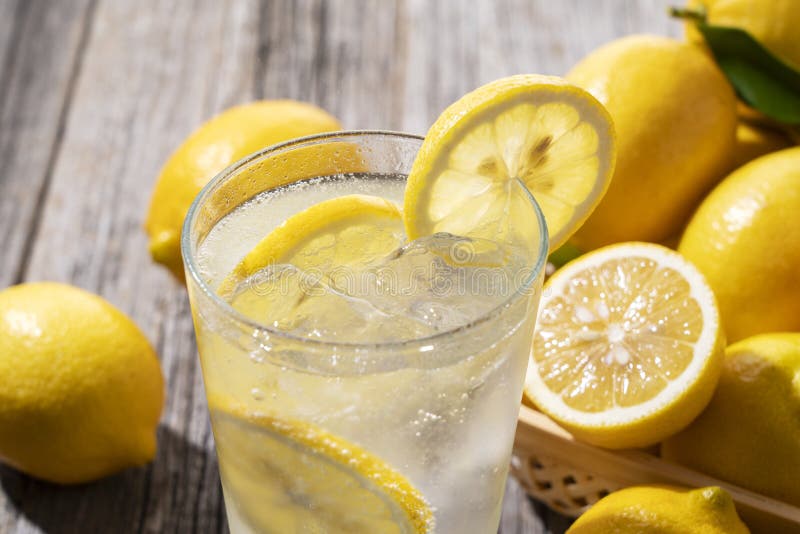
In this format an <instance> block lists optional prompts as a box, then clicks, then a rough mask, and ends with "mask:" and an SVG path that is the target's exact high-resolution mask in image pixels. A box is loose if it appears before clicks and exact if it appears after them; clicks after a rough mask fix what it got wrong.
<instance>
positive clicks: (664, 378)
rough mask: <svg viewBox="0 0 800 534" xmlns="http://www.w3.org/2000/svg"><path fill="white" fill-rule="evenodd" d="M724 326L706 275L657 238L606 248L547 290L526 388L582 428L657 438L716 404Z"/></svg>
mask: <svg viewBox="0 0 800 534" xmlns="http://www.w3.org/2000/svg"><path fill="white" fill-rule="evenodd" d="M723 349H724V336H723V334H722V330H721V328H720V319H719V312H718V310H717V305H716V301H715V299H714V295H713V293H712V292H711V289H710V288H709V286H708V284H707V283H706V281H705V279H704V278H703V275H702V274H701V273H700V272H699V271H698V270H697V269H696V268H695V267H694V266H693V265H692V264H691V263H689V262H688V261H687V260H685V259H684V258H683V257H682V256H681V255H679V254H678V253H677V252H674V251H672V250H669V249H667V248H665V247H662V246H660V245H654V244H649V243H623V244H619V245H612V246H609V247H605V248H601V249H598V250H596V251H594V252H592V253H590V254H587V255H585V256H582V257H580V258H578V259H576V260H574V261H573V262H571V263H569V264H567V265H566V266H565V267H563V268H562V269H560V270H558V271H556V273H555V274H554V275H553V276H552V277H551V278H550V279H549V280H548V281H547V283H546V284H545V287H544V290H543V292H542V300H541V304H540V308H539V318H538V321H537V324H536V330H535V333H534V339H533V350H532V353H531V358H532V359H531V362H530V364H529V365H528V375H527V377H526V383H525V395H526V397H527V398H528V399H529V400H530V401H532V402H533V403H534V404H535V405H536V407H538V408H539V409H541V410H542V411H543V412H545V413H546V414H548V415H549V416H550V417H552V418H553V419H554V420H556V421H557V422H558V423H560V424H561V425H562V426H564V427H565V428H566V429H567V430H569V431H570V432H572V434H573V435H575V436H576V437H577V438H579V439H582V440H584V441H587V442H589V443H592V444H595V445H600V446H603V447H609V448H625V447H645V446H649V445H653V444H655V443H657V442H659V441H661V440H663V439H664V438H666V437H668V436H670V435H672V434H674V433H675V432H677V431H679V430H681V429H682V428H683V427H685V426H686V425H688V424H689V423H690V422H691V421H692V419H694V418H695V417H696V416H697V415H698V414H699V413H700V412H701V411H702V410H703V408H704V407H705V406H706V404H708V402H709V400H710V399H711V395H712V393H713V392H714V388H715V387H716V384H717V381H718V380H719V376H720V373H721V370H722V363H723Z"/></svg>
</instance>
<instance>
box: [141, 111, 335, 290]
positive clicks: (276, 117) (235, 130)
mask: <svg viewBox="0 0 800 534" xmlns="http://www.w3.org/2000/svg"><path fill="white" fill-rule="evenodd" d="M340 128H341V126H340V124H339V122H338V121H337V120H336V119H335V118H334V117H332V116H331V115H329V114H328V113H326V112H325V111H323V110H322V109H320V108H318V107H316V106H313V105H311V104H307V103H303V102H295V101H292V100H263V101H258V102H252V103H249V104H245V105H241V106H236V107H233V108H230V109H228V110H226V111H224V112H223V113H221V114H219V115H217V116H216V117H214V118H212V119H211V120H209V121H208V122H206V123H204V124H203V125H202V126H200V127H199V128H198V129H197V130H195V131H194V132H193V133H192V134H191V135H190V136H189V137H188V138H187V139H186V140H185V141H184V142H183V144H181V146H180V147H178V149H177V150H176V151H175V152H174V153H173V154H172V156H170V158H169V160H168V161H167V163H166V165H164V168H163V169H162V170H161V174H160V175H159V177H158V181H157V182H156V185H155V188H154V190H153V195H152V197H151V200H150V208H149V211H148V213H147V219H146V222H145V230H146V231H147V234H148V236H149V237H150V244H149V248H150V254H151V256H152V257H153V259H154V260H155V261H157V262H158V263H161V264H163V265H165V266H166V267H167V268H169V270H170V271H171V272H172V274H174V275H175V276H176V277H177V278H178V279H180V280H183V277H184V274H183V262H182V260H181V253H180V235H181V227H182V226H183V220H184V218H185V217H186V213H187V212H188V211H189V206H190V205H191V203H192V201H193V200H194V198H195V197H196V196H197V194H198V193H199V192H200V190H201V189H202V188H203V187H204V186H205V185H206V184H207V183H208V182H209V181H210V180H211V179H212V178H213V177H214V176H215V175H216V174H218V173H219V172H220V171H222V170H223V169H225V168H226V167H227V166H228V165H230V164H232V163H234V162H235V161H238V160H239V159H241V158H243V157H244V156H246V155H248V154H251V153H253V152H256V151H257V150H260V149H262V148H266V147H267V146H270V145H273V144H276V143H280V142H282V141H288V140H290V139H293V138H296V137H303V136H306V135H311V134H316V133H322V132H330V131H334V130H339V129H340ZM274 176H275V177H276V178H275V180H276V181H279V179H280V176H279V175H277V174H275V175H274ZM276 185H279V184H277V183H276ZM251 193H253V192H251Z"/></svg>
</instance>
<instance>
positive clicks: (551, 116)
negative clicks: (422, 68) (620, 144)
mask: <svg viewBox="0 0 800 534" xmlns="http://www.w3.org/2000/svg"><path fill="white" fill-rule="evenodd" d="M615 150H616V149H615V136H614V129H613V125H612V121H611V117H610V116H609V114H608V112H606V110H605V108H604V107H603V106H602V105H601V104H600V103H599V102H598V101H597V100H595V98H594V97H593V96H591V95H590V94H589V93H587V92H586V91H584V90H582V89H579V88H577V87H575V86H572V85H570V84H568V83H567V82H566V81H564V80H562V79H561V78H556V77H552V76H540V75H518V76H511V77H508V78H503V79H500V80H497V81H494V82H492V83H489V84H487V85H484V86H482V87H480V88H478V89H476V90H475V91H473V92H471V93H469V94H467V95H465V96H464V97H462V98H461V99H460V100H458V101H457V102H455V103H454V104H452V105H451V106H450V107H448V108H447V109H446V110H445V111H444V112H443V113H442V114H441V116H439V118H438V119H437V120H436V122H435V123H434V124H433V126H432V127H431V129H430V131H429V132H428V134H427V136H426V137H425V142H424V143H423V145H422V147H421V149H420V151H419V154H418V155H417V158H416V160H415V161H414V166H413V167H412V170H411V173H410V175H409V177H408V185H407V186H406V193H405V199H404V207H403V213H404V216H405V224H406V232H407V234H408V236H409V238H410V239H416V238H417V237H420V236H424V235H431V234H434V233H436V232H449V233H451V234H456V235H465V236H471V237H482V238H486V239H492V240H495V241H508V240H509V239H510V236H509V234H511V233H513V232H514V231H515V229H518V228H520V227H524V226H525V225H528V226H530V225H531V224H532V223H531V221H530V220H526V219H525V218H523V217H522V216H521V215H522V214H525V213H527V212H526V211H525V210H524V209H519V208H515V206H514V203H515V202H519V201H523V202H524V201H525V200H524V199H521V198H519V197H515V196H514V195H513V194H512V190H513V187H514V183H515V180H520V181H521V182H522V183H524V184H525V186H526V187H527V188H528V190H529V191H530V192H531V193H532V194H533V196H534V197H535V198H536V200H537V202H538V203H539V205H540V206H541V208H542V211H543V213H544V216H545V219H546V220H547V226H548V229H549V233H550V249H551V250H555V249H556V248H558V247H559V246H560V245H561V244H563V243H564V242H565V241H566V240H567V239H568V238H569V236H570V235H572V233H573V232H575V230H577V228H578V227H579V226H580V225H581V223H582V222H583V221H584V220H586V218H587V217H588V216H589V213H590V212H591V211H592V210H593V209H594V207H595V206H596V205H597V204H598V202H599V201H600V199H601V197H602V196H603V194H604V193H605V191H606V189H607V188H608V184H609V182H610V180H611V175H612V172H613V167H614V162H615V157H616V156H615ZM528 218H529V217H528Z"/></svg>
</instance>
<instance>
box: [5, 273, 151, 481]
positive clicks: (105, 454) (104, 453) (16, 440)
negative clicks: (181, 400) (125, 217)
mask: <svg viewBox="0 0 800 534" xmlns="http://www.w3.org/2000/svg"><path fill="white" fill-rule="evenodd" d="M0 377H2V380H0V461H2V462H4V463H7V464H9V465H11V466H13V467H15V468H17V469H19V470H20V471H23V472H25V473H28V474H29V475H32V476H35V477H37V478H41V479H44V480H49V481H51V482H56V483H60V484H73V483H80V482H86V481H90V480H93V479H96V478H100V477H103V476H105V475H109V474H111V473H114V472H115V471H119V470H121V469H123V468H126V467H129V466H135V465H141V464H144V463H147V462H149V461H150V460H152V459H153V456H154V455H155V450H156V436H155V428H156V425H157V424H158V419H159V416H160V414H161V407H162V404H163V402H164V381H163V378H162V376H161V369H160V367H159V363H158V359H157V358H156V355H155V353H154V352H153V349H152V348H151V347H150V344H149V343H148V341H147V339H145V337H144V335H142V333H141V332H140V331H139V329H138V328H137V327H136V325H135V324H134V323H133V322H132V321H131V320H130V319H128V318H127V317H126V316H125V315H124V314H123V313H122V312H120V311H119V310H117V309H116V308H114V307H113V306H112V305H111V304H109V303H108V302H106V301H105V300H103V299H102V298H100V297H98V296H96V295H93V294H91V293H88V292H86V291H83V290H81V289H78V288H75V287H72V286H68V285H64V284H57V283H52V282H39V283H29V284H22V285H18V286H13V287H10V288H7V289H5V290H3V291H0Z"/></svg>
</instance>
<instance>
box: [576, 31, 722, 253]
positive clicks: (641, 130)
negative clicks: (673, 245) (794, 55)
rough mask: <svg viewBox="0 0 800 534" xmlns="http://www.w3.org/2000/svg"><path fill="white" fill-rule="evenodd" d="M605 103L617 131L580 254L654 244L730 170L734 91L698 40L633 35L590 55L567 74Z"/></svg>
mask: <svg viewBox="0 0 800 534" xmlns="http://www.w3.org/2000/svg"><path fill="white" fill-rule="evenodd" d="M567 79H568V80H569V81H570V82H572V83H574V84H576V85H578V86H580V87H583V88H584V89H586V90H588V91H589V92H590V93H592V94H593V95H594V96H596V97H597V99H598V100H599V101H600V102H601V103H602V104H603V105H605V107H606V108H607V109H608V111H609V113H610V114H611V117H612V118H613V119H614V125H615V127H616V131H617V144H618V149H617V165H616V169H615V171H614V177H613V178H612V180H611V185H610V186H609V188H608V192H607V193H606V195H605V196H604V197H603V200H602V201H601V202H600V205H599V206H597V209H595V210H594V211H593V212H592V214H591V215H590V216H589V218H588V220H587V221H586V223H585V224H584V225H583V226H582V227H581V228H580V229H579V230H578V231H577V232H576V233H575V236H574V237H573V238H572V240H573V242H574V243H575V244H576V245H577V246H578V248H581V249H583V250H591V249H594V248H597V247H599V246H603V245H607V244H610V243H616V242H620V241H651V242H661V241H663V240H665V239H668V238H670V237H671V236H673V235H675V234H677V233H679V232H680V230H681V228H682V227H683V225H684V224H685V222H686V220H687V219H688V218H689V216H690V214H691V212H692V210H693V209H694V207H695V206H696V205H697V203H698V202H699V201H700V199H701V198H702V197H703V195H704V194H705V193H706V192H707V191H708V190H709V189H711V187H712V186H713V185H714V184H715V183H716V182H717V181H718V180H719V179H720V178H722V177H723V176H724V174H725V173H726V172H728V170H729V169H730V165H731V161H732V155H733V149H734V142H735V131H736V123H737V118H736V97H735V95H734V92H733V89H732V88H731V86H730V84H729V83H728V81H727V80H726V79H725V76H724V75H723V74H722V72H721V71H720V70H719V68H717V66H716V65H715V64H714V62H713V60H712V59H711V58H710V57H709V56H708V55H707V54H706V53H705V52H704V51H703V49H702V48H700V47H699V46H696V45H693V44H690V43H684V42H680V41H676V40H674V39H669V38H666V37H656V36H650V35H634V36H630V37H624V38H622V39H618V40H616V41H613V42H611V43H609V44H607V45H605V46H603V47H601V48H599V49H597V50H595V51H594V52H592V53H591V54H589V55H588V56H587V57H585V58H584V59H583V60H582V61H581V62H580V63H578V64H577V65H575V67H573V69H572V70H571V71H570V72H569V74H567Z"/></svg>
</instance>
